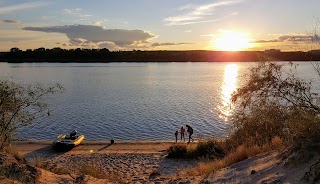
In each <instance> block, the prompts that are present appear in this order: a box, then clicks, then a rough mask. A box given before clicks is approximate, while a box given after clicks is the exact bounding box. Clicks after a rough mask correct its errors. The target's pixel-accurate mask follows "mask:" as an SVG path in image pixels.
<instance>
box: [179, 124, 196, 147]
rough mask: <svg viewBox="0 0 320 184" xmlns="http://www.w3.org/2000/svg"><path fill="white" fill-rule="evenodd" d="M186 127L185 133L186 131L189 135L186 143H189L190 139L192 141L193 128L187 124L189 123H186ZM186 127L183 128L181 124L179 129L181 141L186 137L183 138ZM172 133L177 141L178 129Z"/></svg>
mask: <svg viewBox="0 0 320 184" xmlns="http://www.w3.org/2000/svg"><path fill="white" fill-rule="evenodd" d="M186 129H187V133H188V136H189V141H188V143H190V140H192V141H194V140H193V138H192V134H193V129H192V127H191V126H189V125H186ZM186 129H185V128H184V127H183V126H182V127H181V129H180V135H181V141H182V138H183V142H185V141H186V139H185V138H184V135H185V131H186ZM174 135H175V137H176V142H178V135H179V131H178V130H177V131H176V132H175V133H174Z"/></svg>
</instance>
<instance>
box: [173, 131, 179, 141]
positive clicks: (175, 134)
mask: <svg viewBox="0 0 320 184" xmlns="http://www.w3.org/2000/svg"><path fill="white" fill-rule="evenodd" d="M178 134H179V132H178V130H177V131H176V132H175V133H174V136H175V137H176V143H177V141H178Z"/></svg>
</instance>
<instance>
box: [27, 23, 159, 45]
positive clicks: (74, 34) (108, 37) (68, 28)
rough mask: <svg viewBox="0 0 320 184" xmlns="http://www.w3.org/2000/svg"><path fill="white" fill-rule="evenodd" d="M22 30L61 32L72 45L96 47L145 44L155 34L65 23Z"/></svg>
mask: <svg viewBox="0 0 320 184" xmlns="http://www.w3.org/2000/svg"><path fill="white" fill-rule="evenodd" d="M23 30H29V31H40V32H45V33H63V34H65V35H66V36H67V37H68V38H69V42H70V44H71V45H72V46H82V47H88V46H90V45H91V46H92V47H96V46H106V45H111V44H113V45H116V46H118V47H131V46H138V45H146V44H148V43H149V42H148V41H149V40H150V39H152V38H154V37H155V35H153V34H151V33H149V32H146V31H144V30H125V29H104V28H103V27H101V26H94V25H65V26H51V27H24V28H23Z"/></svg>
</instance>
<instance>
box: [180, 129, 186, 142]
mask: <svg viewBox="0 0 320 184" xmlns="http://www.w3.org/2000/svg"><path fill="white" fill-rule="evenodd" d="M185 131H186V130H185V129H184V128H183V126H182V127H181V130H180V134H181V141H182V138H183V142H185V141H186V139H185V138H184V132H185Z"/></svg>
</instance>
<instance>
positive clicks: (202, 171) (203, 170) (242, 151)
mask: <svg viewBox="0 0 320 184" xmlns="http://www.w3.org/2000/svg"><path fill="white" fill-rule="evenodd" d="M261 152H262V148H261V147H259V146H257V145H254V146H249V147H245V146H243V145H240V146H238V147H237V149H236V150H234V151H232V152H230V153H229V154H228V155H227V156H226V157H224V158H223V159H220V160H216V161H214V162H203V163H200V164H199V165H198V166H196V167H195V168H192V169H190V170H188V171H187V174H189V175H209V174H211V173H213V172H215V171H217V170H219V169H221V168H225V167H228V166H230V165H232V164H234V163H237V162H240V161H242V160H245V159H247V158H249V157H252V156H254V155H257V154H259V153H261Z"/></svg>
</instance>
